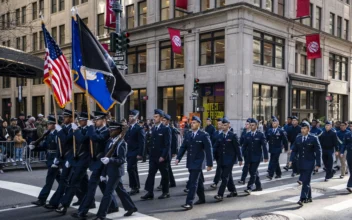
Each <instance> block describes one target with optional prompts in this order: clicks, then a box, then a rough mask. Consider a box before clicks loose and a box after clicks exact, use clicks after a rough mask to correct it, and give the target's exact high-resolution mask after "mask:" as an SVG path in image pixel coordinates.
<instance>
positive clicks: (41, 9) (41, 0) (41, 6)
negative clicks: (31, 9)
mask: <svg viewBox="0 0 352 220" xmlns="http://www.w3.org/2000/svg"><path fill="white" fill-rule="evenodd" d="M39 12H40V13H42V15H44V0H39Z"/></svg>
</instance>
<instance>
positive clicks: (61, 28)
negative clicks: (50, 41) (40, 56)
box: [59, 25, 65, 45]
mask: <svg viewBox="0 0 352 220" xmlns="http://www.w3.org/2000/svg"><path fill="white" fill-rule="evenodd" d="M59 31H60V40H59V44H60V45H62V44H65V25H60V26H59Z"/></svg>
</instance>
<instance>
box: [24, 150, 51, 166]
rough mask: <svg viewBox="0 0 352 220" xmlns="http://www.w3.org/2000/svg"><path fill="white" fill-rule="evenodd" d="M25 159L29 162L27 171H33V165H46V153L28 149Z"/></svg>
mask: <svg viewBox="0 0 352 220" xmlns="http://www.w3.org/2000/svg"><path fill="white" fill-rule="evenodd" d="M25 158H26V161H27V170H28V171H32V165H33V164H39V163H45V162H46V151H35V150H31V149H30V148H29V147H26V154H25Z"/></svg>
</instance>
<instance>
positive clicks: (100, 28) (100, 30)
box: [97, 13, 104, 36]
mask: <svg viewBox="0 0 352 220" xmlns="http://www.w3.org/2000/svg"><path fill="white" fill-rule="evenodd" d="M97 28H98V30H97V32H98V34H97V35H98V36H101V35H103V34H104V13H102V14H98V27H97Z"/></svg>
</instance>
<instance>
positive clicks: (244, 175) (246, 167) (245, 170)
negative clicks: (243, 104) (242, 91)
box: [238, 118, 252, 184]
mask: <svg viewBox="0 0 352 220" xmlns="http://www.w3.org/2000/svg"><path fill="white" fill-rule="evenodd" d="M251 121H252V119H251V118H248V119H247V121H246V122H247V123H251ZM247 133H248V131H247V129H246V128H244V129H243V131H242V133H241V137H240V145H241V152H242V155H243V147H242V146H243V143H244V140H245V138H246V134H247ZM243 159H244V165H243V168H242V175H241V179H240V180H239V181H238V183H241V184H245V183H246V178H247V175H248V170H249V163H246V158H243Z"/></svg>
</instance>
